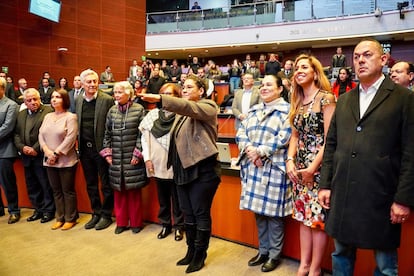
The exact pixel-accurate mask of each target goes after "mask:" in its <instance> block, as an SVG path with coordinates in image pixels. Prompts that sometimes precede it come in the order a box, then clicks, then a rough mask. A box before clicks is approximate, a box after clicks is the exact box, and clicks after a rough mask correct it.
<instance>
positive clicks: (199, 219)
mask: <svg viewBox="0 0 414 276" xmlns="http://www.w3.org/2000/svg"><path fill="white" fill-rule="evenodd" d="M219 184H220V178H219V177H218V176H217V174H216V173H215V171H214V170H212V171H211V172H203V173H201V174H200V176H199V177H198V178H197V179H196V180H194V181H192V182H190V183H188V184H184V185H178V186H177V191H178V198H179V201H180V206H181V209H182V210H183V212H184V221H185V223H186V224H196V226H197V229H199V230H204V231H211V214H210V210H211V205H212V203H213V198H214V195H215V194H216V191H217V187H218V185H219Z"/></svg>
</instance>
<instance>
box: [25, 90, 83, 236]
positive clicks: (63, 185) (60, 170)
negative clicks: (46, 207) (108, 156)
mask: <svg viewBox="0 0 414 276" xmlns="http://www.w3.org/2000/svg"><path fill="white" fill-rule="evenodd" d="M51 106H52V107H53V109H54V112H52V113H48V114H46V116H45V117H44V119H43V122H42V125H41V127H40V129H39V145H40V148H41V149H42V151H43V153H44V159H43V166H45V167H46V170H47V175H48V178H49V183H50V186H51V187H52V190H53V196H54V199H55V205H56V222H55V223H54V224H53V226H52V230H56V229H59V228H61V229H62V230H69V229H71V228H72V227H73V226H75V225H76V220H77V219H78V217H79V215H78V211H77V199H76V190H75V175H76V168H77V164H78V155H77V153H76V146H75V143H76V136H77V133H78V122H77V118H76V114H73V113H71V112H68V109H69V107H70V100H69V95H68V92H67V91H66V90H64V89H58V90H57V91H53V93H52V98H51ZM28 108H29V107H28Z"/></svg>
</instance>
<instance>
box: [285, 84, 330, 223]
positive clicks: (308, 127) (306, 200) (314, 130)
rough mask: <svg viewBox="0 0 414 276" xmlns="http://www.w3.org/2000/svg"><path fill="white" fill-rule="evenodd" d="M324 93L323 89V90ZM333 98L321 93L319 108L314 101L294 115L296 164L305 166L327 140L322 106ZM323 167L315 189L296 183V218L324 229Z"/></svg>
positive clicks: (315, 182)
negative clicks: (319, 199) (317, 110)
mask: <svg viewBox="0 0 414 276" xmlns="http://www.w3.org/2000/svg"><path fill="white" fill-rule="evenodd" d="M320 93H323V92H320ZM329 103H330V102H329V101H328V100H326V99H325V97H322V98H321V100H320V106H321V108H320V109H319V110H320V111H319V112H314V111H313V110H312V105H313V102H312V103H311V104H310V105H309V108H308V111H307V112H306V113H303V112H299V114H297V115H296V117H295V119H294V127H295V128H296V130H297V131H298V133H299V139H298V145H297V154H296V167H297V169H298V170H299V169H305V168H307V167H308V166H309V164H310V163H312V161H313V160H314V159H315V157H316V155H317V154H318V152H319V150H320V149H321V147H322V146H323V144H324V140H325V137H324V136H325V135H324V125H323V123H324V122H323V113H322V106H323V105H327V104H329ZM319 181H320V169H318V171H316V172H315V175H314V182H313V187H312V189H309V188H308V186H306V185H305V184H302V183H301V182H298V183H296V184H293V199H294V206H293V218H294V219H296V220H298V221H301V222H303V224H305V225H306V226H309V227H311V228H319V229H322V230H323V229H324V227H325V223H324V222H325V218H326V210H325V209H323V208H322V206H321V205H320V204H319V202H318V191H319Z"/></svg>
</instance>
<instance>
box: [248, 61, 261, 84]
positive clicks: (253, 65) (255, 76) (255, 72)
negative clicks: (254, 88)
mask: <svg viewBox="0 0 414 276" xmlns="http://www.w3.org/2000/svg"><path fill="white" fill-rule="evenodd" d="M246 73H248V74H251V75H252V76H253V79H254V80H258V79H259V77H260V70H259V69H258V68H257V67H256V61H255V60H252V61H250V67H249V69H247V70H246Z"/></svg>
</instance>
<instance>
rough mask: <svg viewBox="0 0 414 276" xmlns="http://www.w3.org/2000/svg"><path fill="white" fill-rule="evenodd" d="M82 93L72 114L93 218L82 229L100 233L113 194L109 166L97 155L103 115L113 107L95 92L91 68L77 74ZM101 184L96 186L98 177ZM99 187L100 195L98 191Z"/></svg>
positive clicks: (105, 224) (107, 218) (111, 101)
mask: <svg viewBox="0 0 414 276" xmlns="http://www.w3.org/2000/svg"><path fill="white" fill-rule="evenodd" d="M80 78H81V82H82V87H83V89H84V91H85V92H84V94H83V96H81V97H78V98H77V99H76V107H75V111H76V114H77V115H78V124H79V137H78V143H79V146H78V147H79V154H80V161H81V165H82V168H83V173H84V176H85V180H86V189H87V191H88V196H89V201H90V204H91V208H92V210H93V214H92V218H91V219H90V220H89V221H88V222H87V223H86V224H85V229H92V228H95V229H96V230H102V229H105V228H107V227H109V225H111V224H112V218H111V217H112V210H113V207H114V194H113V191H112V188H111V185H110V184H109V175H108V163H107V162H106V160H105V159H104V158H103V157H102V156H100V155H99V152H100V151H101V150H102V148H103V138H104V133H105V123H106V115H107V113H108V110H109V109H110V108H111V107H112V106H113V105H114V99H113V98H112V97H111V96H109V95H107V94H105V93H103V92H101V91H98V85H99V79H98V74H97V73H96V72H95V71H93V70H90V69H87V70H85V71H83V72H82V73H81V74H80ZM98 176H99V178H100V180H101V185H99V178H98ZM99 187H101V193H102V195H103V198H102V200H101V195H100V192H99Z"/></svg>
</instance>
